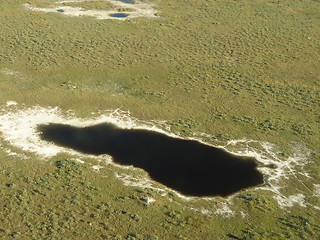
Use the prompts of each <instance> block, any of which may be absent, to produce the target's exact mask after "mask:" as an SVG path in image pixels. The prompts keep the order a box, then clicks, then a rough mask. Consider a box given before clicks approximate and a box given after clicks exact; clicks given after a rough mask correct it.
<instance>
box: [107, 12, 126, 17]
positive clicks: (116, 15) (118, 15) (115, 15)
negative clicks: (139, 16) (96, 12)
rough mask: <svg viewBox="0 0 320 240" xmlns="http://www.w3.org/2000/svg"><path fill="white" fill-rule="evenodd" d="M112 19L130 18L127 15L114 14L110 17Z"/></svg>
mask: <svg viewBox="0 0 320 240" xmlns="http://www.w3.org/2000/svg"><path fill="white" fill-rule="evenodd" d="M110 16H111V17H116V18H125V17H128V14H126V13H114V14H111V15H110Z"/></svg>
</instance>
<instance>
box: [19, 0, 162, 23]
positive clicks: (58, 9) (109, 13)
mask: <svg viewBox="0 0 320 240" xmlns="http://www.w3.org/2000/svg"><path fill="white" fill-rule="evenodd" d="M104 1H105V2H107V3H111V4H112V5H113V6H114V8H113V9H110V10H98V9H91V10H86V9H84V8H82V7H71V6H65V5H63V4H64V3H81V2H93V0H66V1H57V2H54V3H53V4H52V5H51V6H49V7H46V8H43V7H36V6H34V5H31V4H28V3H27V4H24V7H25V8H26V9H28V10H31V11H39V12H46V13H58V14H62V15H66V16H70V17H79V16H90V17H94V18H96V19H100V20H104V19H116V20H122V21H123V20H126V19H131V18H137V17H147V18H155V17H157V16H156V13H157V10H156V9H155V8H154V5H153V4H151V3H143V2H140V1H135V2H134V3H125V2H121V1H117V0H104ZM123 9H124V11H123ZM114 14H122V16H115V15H114Z"/></svg>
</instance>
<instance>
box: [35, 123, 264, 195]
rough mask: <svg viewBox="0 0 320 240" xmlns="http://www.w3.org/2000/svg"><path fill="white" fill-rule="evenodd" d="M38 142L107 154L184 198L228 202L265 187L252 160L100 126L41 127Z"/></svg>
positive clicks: (138, 131)
mask: <svg viewBox="0 0 320 240" xmlns="http://www.w3.org/2000/svg"><path fill="white" fill-rule="evenodd" d="M38 131H39V133H40V137H41V139H42V140H46V141H50V142H53V143H55V144H57V145H60V146H63V147H67V148H72V149H74V150H76V151H79V152H82V153H87V154H94V155H100V154H109V155H111V156H112V157H113V161H114V162H115V163H117V164H121V165H133V166H134V167H138V168H142V169H144V170H145V171H147V172H148V173H149V175H150V177H151V178H152V179H153V180H155V181H157V182H159V183H162V184H163V185H165V186H167V187H169V188H171V189H174V190H176V191H178V192H180V193H182V194H184V195H188V196H227V195H230V194H232V193H235V192H237V191H239V190H241V189H243V188H248V187H252V186H256V185H259V184H262V183H263V175H262V174H261V173H260V172H259V171H258V170H257V168H256V167H257V163H256V161H255V159H253V158H249V157H241V156H236V155H233V154H231V153H228V152H227V151H225V150H223V149H221V148H216V147H212V146H209V145H206V144H202V143H200V142H198V141H194V140H185V139H179V138H173V137H170V136H167V135H165V134H162V133H159V132H154V131H149V130H144V129H122V128H119V127H117V126H115V125H113V124H109V123H104V124H99V125H94V126H88V127H83V128H80V127H74V126H71V125H64V124H55V123H50V124H47V125H39V126H38Z"/></svg>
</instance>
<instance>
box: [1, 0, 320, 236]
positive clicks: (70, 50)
mask: <svg viewBox="0 0 320 240" xmlns="http://www.w3.org/2000/svg"><path fill="white" fill-rule="evenodd" d="M148 2H154V3H155V4H156V6H155V7H156V8H157V9H158V10H159V13H158V15H159V16H160V17H159V18H156V19H147V18H136V19H132V20H129V21H123V22H122V21H115V20H102V21H99V20H96V19H94V18H90V17H80V18H72V17H66V16H62V15H60V14H58V13H57V14H56V13H50V14H46V13H42V12H32V11H26V10H24V9H23V7H22V4H25V3H26V2H23V1H20V0H19V1H15V2H14V3H11V2H10V3H9V2H8V1H1V0H0V29H1V30H0V71H1V70H2V69H8V70H11V71H13V74H5V73H3V72H0V103H1V104H5V103H6V101H8V100H14V101H17V102H18V103H19V104H25V105H26V106H33V105H40V106H59V107H60V108H61V109H62V110H65V111H67V110H70V109H72V110H74V112H75V113H76V114H77V115H78V116H81V117H88V116H90V114H91V112H97V111H99V110H106V109H116V108H121V109H123V110H130V112H131V114H132V116H134V117H137V118H139V119H142V120H154V119H156V120H167V121H168V123H169V124H171V125H172V130H173V131H174V132H179V133H180V134H182V135H183V136H192V134H193V133H195V132H204V133H207V134H211V135H213V136H214V138H213V139H211V140H210V141H211V142H213V143H214V142H219V143H225V142H226V141H227V140H229V139H241V138H247V139H253V140H261V141H269V142H271V143H274V144H276V145H277V146H278V148H279V149H280V150H281V151H282V152H284V154H286V156H289V155H290V144H291V143H292V142H300V143H305V144H306V145H307V146H308V147H309V148H310V149H312V150H313V151H314V153H313V155H312V160H311V163H310V164H308V165H307V166H306V169H307V170H308V171H309V173H310V176H312V179H309V180H307V179H306V180H305V182H306V184H307V185H308V187H309V188H310V189H311V188H312V183H319V180H320V179H319V171H320V168H319V151H318V149H319V147H320V131H319V123H320V115H319V112H320V107H319V106H320V104H319V103H320V102H319V99H320V88H319V81H320V79H319V76H320V70H319V59H320V52H319V48H320V40H319V39H320V36H319V33H320V18H319V12H320V5H319V1H311V0H302V1H289V0H288V1H287V0H285V1H265V0H259V1H229V0H218V1H209V0H208V1H205V0H188V1H187V0H184V1H167V0H162V1H148ZM31 3H32V4H36V5H39V6H40V5H41V4H42V3H45V4H47V3H46V2H43V1H33V2H31ZM1 154H2V155H1V161H0V163H1V164H0V165H1V171H2V172H1V175H0V177H1V181H0V182H1V188H0V190H1V202H2V203H3V204H1V212H2V213H3V214H2V218H1V220H0V234H1V235H0V236H2V237H4V238H9V239H10V238H11V237H13V236H15V237H16V238H20V239H26V238H29V239H36V238H48V239H50V237H51V239H81V238H82V239H88V236H90V238H91V237H92V238H98V239H103V238H105V239H113V238H111V236H113V237H114V239H117V238H115V236H117V235H119V236H121V238H120V237H119V238H118V239H126V238H127V239H134V237H133V235H132V236H129V234H139V235H140V238H141V239H148V238H147V237H148V236H151V235H156V236H157V237H158V238H159V239H179V238H180V239H184V238H185V239H318V238H319V236H320V226H319V224H318V223H319V222H320V219H319V210H315V209H314V208H313V207H312V206H311V205H319V200H317V199H316V198H314V197H312V193H311V192H310V191H308V190H306V189H303V187H301V186H300V185H299V182H298V180H297V179H290V180H288V187H287V188H288V190H287V191H288V192H293V190H295V189H297V188H298V189H300V190H301V191H302V192H303V193H304V194H306V196H307V202H308V203H310V204H311V205H308V206H307V207H306V208H301V207H298V206H294V207H293V208H290V211H291V212H287V211H283V210H281V209H279V207H278V206H277V204H276V202H275V200H274V199H273V198H272V194H271V193H268V192H263V191H259V192H252V196H253V197H252V198H251V200H244V199H242V198H236V200H234V201H235V203H234V204H233V207H234V208H237V209H239V211H240V210H241V209H242V210H243V209H244V210H245V211H246V212H247V213H248V217H247V218H246V219H243V218H242V217H241V216H240V215H237V216H235V217H232V218H230V219H229V218H224V217H222V216H210V217H208V216H205V215H201V214H196V213H194V212H192V211H186V210H184V209H183V206H188V207H194V206H196V207H209V208H210V207H211V208H212V206H207V205H208V204H209V203H207V202H205V201H200V202H198V203H185V202H184V201H183V200H181V199H179V198H177V197H175V201H176V202H173V203H170V202H169V200H168V199H166V198H163V197H161V196H158V195H157V194H156V193H152V194H155V196H156V197H157V199H158V201H157V202H156V203H155V205H150V206H149V207H145V206H143V205H141V203H140V202H139V200H137V196H140V195H139V194H146V193H140V192H139V191H140V190H141V189H134V188H131V187H125V186H123V184H122V183H121V182H120V181H118V180H116V179H115V177H114V176H113V175H112V174H113V172H114V171H116V170H117V169H113V168H112V167H110V169H109V170H104V171H106V172H105V173H106V174H107V176H108V177H107V178H104V177H103V174H97V173H95V172H93V170H91V169H89V168H88V166H87V165H86V164H84V165H79V164H76V165H74V163H72V162H65V163H66V164H67V166H66V167H67V168H69V167H70V166H76V167H75V168H77V169H78V168H80V169H81V171H80V172H76V173H75V175H72V174H71V175H69V174H67V173H66V172H64V170H63V171H62V170H61V168H57V167H56V165H55V164H56V161H58V160H64V159H68V158H69V156H63V157H61V159H52V160H50V161H49V162H42V161H39V159H34V160H32V161H29V160H28V161H25V160H17V159H15V158H14V157H9V156H7V155H6V154H5V153H1ZM107 169H108V168H107ZM72 171H73V170H72ZM72 171H71V172H72ZM26 177H30V179H29V180H26V179H25V178H26ZM26 181H30V182H29V183H28V182H26ZM81 182H86V183H88V182H90V183H91V184H92V185H91V186H92V188H91V189H90V187H89V188H88V187H87V186H84V185H82V184H81ZM6 184H14V185H13V186H12V187H7V186H6ZM68 188H70V189H69V190H70V191H69V190H68ZM97 189H98V190H97ZM35 190H36V191H35ZM39 192H40V193H39ZM249 192H250V191H249ZM43 194H45V195H43ZM76 194H78V195H79V196H78V197H79V198H78V200H77V201H78V202H77V203H71V202H72V201H73V200H74V196H75V195H76ZM86 195H90V196H91V197H92V199H91V200H90V199H88V198H90V197H88V198H87V197H86ZM132 196H134V197H132ZM119 197H121V198H120V199H122V198H123V199H124V200H119ZM21 199H22V200H21ZM104 201H106V202H108V203H109V204H110V206H111V207H108V211H107V212H108V214H107V213H105V212H103V211H101V210H99V209H98V208H97V206H98V205H99V206H100V205H101V204H102V202H104ZM217 202H219V200H217ZM180 204H181V205H180ZM217 204H218V203H217ZM39 205H41V206H42V207H40V206H39ZM26 209H27V210H26ZM122 210H124V211H127V213H124V214H123V213H121V211H122ZM91 214H93V215H92V216H93V217H91ZM131 214H133V215H134V214H135V215H138V216H139V217H137V218H136V219H140V220H137V221H136V220H134V219H135V217H134V216H133V215H132V217H131ZM177 215H178V217H177ZM81 220H83V221H81ZM88 222H90V223H92V225H90V224H89V223H88ZM28 223H29V224H28ZM1 229H2V230H3V231H2V230H1ZM80 229H82V230H80ZM19 233H20V234H19ZM79 234H83V236H80V235H79ZM228 234H229V235H228ZM102 235H103V236H102ZM136 239H139V237H136ZM150 239H152V238H151V237H150ZM154 239H156V238H154Z"/></svg>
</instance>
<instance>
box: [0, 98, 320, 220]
mask: <svg viewBox="0 0 320 240" xmlns="http://www.w3.org/2000/svg"><path fill="white" fill-rule="evenodd" d="M93 115H94V113H93ZM105 122H109V123H113V124H115V125H117V126H119V127H121V128H128V129H130V128H133V129H148V130H153V131H157V132H161V133H163V134H166V135H169V136H171V137H177V138H179V136H177V135H175V134H173V133H170V127H169V126H168V125H166V124H165V121H153V122H152V121H151V122H145V121H140V120H138V119H135V118H133V117H131V116H130V113H129V112H126V111H122V110H120V109H116V110H114V111H105V112H104V113H102V114H101V115H100V116H98V117H93V118H91V119H80V118H77V117H76V116H75V115H74V114H73V112H72V111H69V112H67V113H65V114H63V113H62V112H61V111H60V110H59V108H57V107H51V108H50V107H49V108H44V107H40V106H35V107H32V108H26V107H23V106H19V107H18V104H17V103H16V102H14V101H8V102H7V104H6V105H5V106H3V107H2V108H0V132H1V133H2V138H3V139H4V140H5V141H6V142H7V143H9V145H12V146H13V147H16V148H19V149H21V150H23V151H25V152H30V153H34V154H36V155H38V156H39V157H41V158H44V159H48V158H51V157H53V156H55V155H57V154H59V153H68V154H70V155H72V156H74V158H75V159H77V160H78V161H79V162H83V160H80V159H81V158H88V157H89V158H96V159H98V160H99V161H103V162H104V163H106V164H110V163H112V164H114V163H113V162H112V158H111V157H110V156H109V155H101V156H98V157H96V156H93V155H89V154H80V153H78V152H76V151H73V150H70V149H66V148H63V147H59V146H56V145H54V144H51V143H48V142H45V141H42V140H41V139H40V138H39V134H38V133H37V131H36V128H37V125H39V124H48V123H63V124H70V125H73V126H78V127H84V126H90V125H95V124H99V123H105ZM157 126H161V128H159V127H157ZM163 129H165V130H163ZM193 139H195V140H198V141H201V140H199V139H196V138H193ZM201 142H203V141H201ZM203 143H205V142H203ZM205 144H207V143H205ZM254 144H255V145H258V146H259V148H258V147H252V145H254ZM215 147H216V146H215ZM220 147H221V148H223V149H226V150H227V151H229V152H230V149H232V151H233V153H234V154H237V155H241V156H250V157H255V158H256V159H257V160H258V161H259V162H261V163H262V164H275V165H276V166H277V168H276V169H270V168H266V167H261V168H259V170H260V171H261V172H262V173H263V174H264V176H265V177H266V179H265V184H264V185H263V186H258V187H256V188H254V190H261V189H262V190H267V191H272V192H273V193H274V194H275V196H274V199H275V200H276V201H277V202H278V204H279V206H280V207H281V208H287V207H292V206H294V205H295V204H298V205H300V206H301V207H305V206H306V203H305V200H304V199H305V197H304V196H303V195H302V194H301V193H300V194H295V195H291V196H285V195H284V194H283V193H282V188H284V187H285V186H282V185H281V179H288V178H289V177H295V178H297V179H298V180H299V177H298V176H297V173H296V172H295V168H296V167H300V168H302V167H303V166H304V165H305V164H306V163H308V159H309V155H310V151H309V150H308V149H307V148H305V147H303V146H293V149H294V150H296V151H295V152H294V154H293V155H292V156H290V157H288V158H287V159H279V158H278V157H277V154H276V153H275V151H274V148H275V146H274V145H272V144H270V143H267V142H258V141H249V140H245V139H243V140H232V141H230V142H228V143H227V145H226V146H220ZM2 149H3V150H4V151H6V152H7V153H8V154H11V155H12V154H16V153H14V152H13V151H11V150H10V149H8V148H6V149H4V148H3V147H2ZM234 149H241V150H239V151H236V152H235V150H234ZM19 154H20V153H19ZM20 155H21V154H20ZM17 156H19V155H18V154H17ZM114 165H116V166H117V167H121V168H124V169H129V170H130V171H131V170H133V171H134V170H135V168H133V167H132V166H120V165H117V164H114ZM93 168H94V169H95V170H97V171H99V170H100V169H101V166H100V165H97V166H93ZM299 174H300V175H304V176H305V177H309V175H308V174H307V173H306V172H304V173H303V172H299ZM116 177H117V178H118V179H120V180H122V181H123V183H124V184H125V185H127V186H135V187H141V188H151V189H154V190H156V191H158V192H160V193H162V195H163V196H166V195H167V193H168V192H174V193H175V194H176V195H177V196H178V197H180V198H182V199H184V200H187V201H193V200H194V201H196V200H200V199H202V200H203V199H205V200H208V201H212V200H213V201H216V200H217V198H215V197H202V198H199V197H189V196H184V195H182V194H180V193H178V192H176V191H174V190H172V189H168V188H166V187H165V186H162V185H160V184H158V183H155V182H154V181H152V180H151V179H150V178H148V176H147V174H145V176H144V177H134V176H132V175H129V174H123V173H121V174H120V173H116ZM301 184H303V182H302V181H301ZM303 185H304V184H303ZM159 186H160V187H159ZM319 188H320V187H319V186H316V189H317V190H316V194H320V193H319V191H320V190H319ZM237 195H238V194H233V195H232V196H230V197H228V198H226V199H224V200H222V199H221V201H220V202H223V204H222V205H221V206H219V208H218V210H217V211H215V212H212V211H210V210H207V209H203V208H201V209H193V210H195V211H198V212H201V213H204V212H207V213H211V214H222V215H224V216H228V217H230V216H233V214H231V212H230V211H232V210H231V209H230V207H229V206H230V205H231V204H232V200H233V199H234V197H236V196H237Z"/></svg>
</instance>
